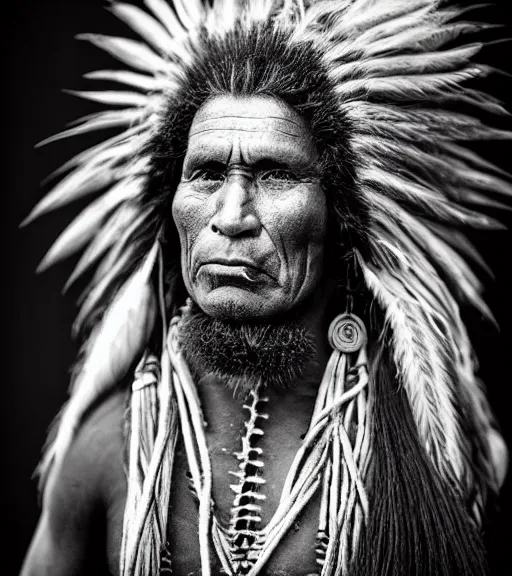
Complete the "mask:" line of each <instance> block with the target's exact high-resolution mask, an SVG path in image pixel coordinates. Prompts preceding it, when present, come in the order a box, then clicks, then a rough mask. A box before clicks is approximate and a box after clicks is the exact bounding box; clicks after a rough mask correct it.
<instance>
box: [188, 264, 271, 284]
mask: <svg viewBox="0 0 512 576" xmlns="http://www.w3.org/2000/svg"><path fill="white" fill-rule="evenodd" d="M201 276H203V277H204V278H209V279H210V282H211V281H212V280H213V279H214V280H213V281H214V283H215V284H216V285H223V284H235V285H237V284H240V283H241V284H257V283H261V282H268V281H269V279H271V280H275V279H274V278H273V277H272V276H271V275H270V274H269V273H268V272H266V271H265V270H264V269H263V268H261V267H259V266H257V265H256V264H255V263H254V262H252V261H249V260H245V259H224V258H216V259H212V260H209V261H207V262H203V263H202V264H200V266H199V268H198V270H197V274H196V277H198V278H200V277H201Z"/></svg>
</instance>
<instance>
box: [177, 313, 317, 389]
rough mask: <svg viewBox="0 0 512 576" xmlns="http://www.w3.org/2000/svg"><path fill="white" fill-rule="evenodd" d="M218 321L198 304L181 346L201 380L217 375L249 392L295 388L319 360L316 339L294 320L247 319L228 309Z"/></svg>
mask: <svg viewBox="0 0 512 576" xmlns="http://www.w3.org/2000/svg"><path fill="white" fill-rule="evenodd" d="M225 313H226V314H227V317H220V316H219V317H215V316H212V315H210V314H208V313H206V312H205V311H203V310H202V309H201V308H200V307H199V306H198V305H197V304H195V303H192V305H191V307H190V310H189V312H188V313H187V314H186V315H185V316H184V318H183V322H182V325H181V329H180V346H181V348H182V350H183V353H184V355H185V358H186V359H187V361H188V363H189V366H190V368H191V370H192V372H193V373H194V375H195V376H196V377H201V376H205V375H207V374H214V375H216V376H217V377H219V378H221V379H222V380H224V381H225V382H226V383H227V384H228V385H230V386H231V387H232V388H233V389H234V390H236V391H238V392H241V393H244V392H246V391H248V390H249V389H251V388H253V387H254V386H255V385H256V384H258V383H261V384H263V385H265V386H271V387H277V388H285V389H286V388H292V387H294V386H295V385H296V384H297V383H298V381H299V380H300V379H301V378H302V377H303V376H304V374H305V373H306V369H307V367H308V366H309V364H310V362H311V360H312V359H313V358H314V357H315V353H316V346H315V339H314V336H313V335H312V334H311V333H310V331H309V330H308V328H307V327H306V326H305V325H304V324H302V323H300V322H299V321H295V320H293V319H289V318H288V319H285V318H280V319H279V318H276V317H272V321H270V320H269V319H264V318H263V319H262V318H254V317H252V318H251V319H250V320H245V319H243V318H240V315H239V313H238V312H237V313H235V314H233V310H230V307H228V309H227V310H225Z"/></svg>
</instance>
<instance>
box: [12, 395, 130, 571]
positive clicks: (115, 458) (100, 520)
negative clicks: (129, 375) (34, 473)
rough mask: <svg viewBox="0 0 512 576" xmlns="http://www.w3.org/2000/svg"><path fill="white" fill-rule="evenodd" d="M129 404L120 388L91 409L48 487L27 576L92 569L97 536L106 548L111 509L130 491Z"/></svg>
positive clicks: (44, 496) (27, 562) (27, 560)
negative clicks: (127, 459) (126, 461)
mask: <svg viewBox="0 0 512 576" xmlns="http://www.w3.org/2000/svg"><path fill="white" fill-rule="evenodd" d="M125 409H126V393H125V392H121V391H119V392H115V393H113V394H111V395H110V396H109V397H108V398H106V399H104V400H103V401H102V402H101V403H99V405H98V406H96V407H95V408H94V409H93V410H92V411H91V413H90V414H89V415H88V417H87V418H86V419H85V421H84V422H83V424H82V426H81V427H80V429H79V430H78V432H77V435H76V438H75V440H74V442H73V444H72V445H71V447H70V449H69V450H68V453H67V454H66V455H65V457H64V459H63V462H62V465H61V467H60V469H59V471H58V474H56V475H55V477H54V478H52V479H51V481H50V482H49V483H48V485H47V486H46V487H45V489H44V493H43V504H42V513H41V517H40V520H39V523H38V526H37V529H36V533H35V535H34V538H33V540H32V543H31V546H30V548H29V551H28V553H27V556H26V559H25V563H24V566H23V569H22V572H21V574H22V576H47V575H50V574H52V575H53V576H60V575H62V576H64V575H65V576H75V575H77V576H78V575H81V574H85V573H90V569H91V568H90V561H91V560H90V559H91V558H93V557H95V558H98V555H96V554H92V552H93V551H94V550H95V549H96V547H97V546H98V543H97V542H96V541H95V539H97V538H101V537H102V538H103V541H102V542H101V543H99V546H100V547H102V548H104V546H105V541H104V538H105V530H106V524H107V522H108V515H109V511H110V509H111V508H112V506H115V505H117V503H118V502H119V501H120V500H122V499H123V498H124V494H125V492H126V480H125V474H124V466H123V451H124V439H123V437H124V434H123V422H124V413H125ZM100 535H103V536H100ZM98 549H99V548H98ZM87 566H88V568H87V569H86V567H87ZM85 570H87V571H85ZM95 573H96V572H95Z"/></svg>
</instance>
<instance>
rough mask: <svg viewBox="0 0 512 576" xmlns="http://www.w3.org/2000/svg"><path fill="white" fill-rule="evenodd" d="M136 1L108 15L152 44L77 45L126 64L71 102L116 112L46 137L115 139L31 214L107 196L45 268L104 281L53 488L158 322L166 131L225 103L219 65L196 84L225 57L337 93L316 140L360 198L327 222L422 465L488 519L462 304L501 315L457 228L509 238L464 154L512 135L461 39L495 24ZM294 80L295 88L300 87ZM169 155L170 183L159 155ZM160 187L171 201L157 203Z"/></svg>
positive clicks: (397, 3) (511, 189) (57, 450)
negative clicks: (337, 154)
mask: <svg viewBox="0 0 512 576" xmlns="http://www.w3.org/2000/svg"><path fill="white" fill-rule="evenodd" d="M144 4H145V5H146V9H147V10H142V9H141V8H138V7H136V6H134V5H131V4H125V3H120V2H119V3H118V2H115V3H113V4H112V6H111V10H112V12H113V13H114V14H115V15H116V16H118V17H119V18H120V19H121V20H123V21H124V22H126V23H127V24H128V25H129V26H130V27H131V28H132V29H133V30H134V31H135V33H136V34H137V35H138V36H139V37H140V40H133V39H126V38H114V37H109V36H102V35H99V34H85V35H82V38H83V39H86V40H88V41H90V42H92V43H93V44H94V45H96V46H98V47H99V48H100V49H102V50H105V51H106V52H108V53H110V54H111V55H112V56H113V57H115V58H117V59H118V60H120V61H121V62H123V63H124V64H127V65H128V66H129V67H130V68H131V70H102V71H98V72H92V73H89V74H87V75H86V76H87V77H88V78H90V79H91V80H107V81H112V82H115V83H118V84H119V85H120V89H119V90H118V91H110V90H109V91H90V92H77V93H76V95H78V96H81V97H83V98H87V99H90V100H93V101H95V102H100V103H104V104H106V105H108V106H112V107H114V108H113V109H109V110H108V111H105V112H99V113H96V114H93V115H90V116H87V117H85V118H82V119H81V120H80V121H78V122H77V123H76V124H75V125H74V126H73V127H71V128H69V129H67V130H65V131H64V132H62V133H60V134H57V135H56V136H53V137H51V138H49V139H48V140H47V141H46V142H51V141H55V140H57V139H60V138H67V137H70V136H75V135H80V134H84V133H87V132H91V131H95V130H100V129H105V128H120V129H121V130H120V131H119V133H118V134H117V135H116V136H113V137H110V138H109V139H107V140H105V141H104V142H101V143H100V144H97V145H95V146H93V147H92V148H90V149H89V150H86V151H84V152H82V153H80V154H79V155H78V156H76V157H75V158H73V159H71V160H70V161H69V162H67V163H66V164H65V166H64V167H63V169H62V170H61V171H60V173H63V172H66V173H67V174H66V175H65V176H64V177H63V178H62V179H61V180H60V182H59V183H58V184H57V185H56V186H55V188H54V189H53V190H52V191H51V192H50V193H49V194H48V195H47V196H46V197H45V198H43V200H41V202H40V203H39V204H38V205H37V206H36V207H35V208H34V210H33V212H32V213H31V214H30V215H29V217H28V218H27V221H30V220H32V219H34V218H36V217H40V216H42V215H43V214H45V213H47V212H49V211H50V210H54V209H56V208H59V207H61V206H63V205H64V204H66V203H69V202H72V201H73V200H75V199H78V198H80V197H83V196H85V195H92V194H97V193H99V192H101V195H99V196H98V197H97V198H96V199H95V200H94V201H93V202H92V203H91V204H90V205H89V207H88V208H86V209H85V210H84V212H83V213H82V214H80V215H79V216H78V217H77V218H76V220H75V221H74V222H73V223H72V224H70V226H69V227H68V228H66V230H65V231H64V232H63V233H62V235H61V236H60V238H59V239H58V240H57V241H56V242H55V244H54V245H53V246H52V248H51V249H50V251H49V252H48V254H47V256H46V257H45V259H44V260H43V262H42V264H41V267H43V268H46V267H48V266H50V265H53V264H55V263H56V262H58V261H59V260H61V259H63V258H65V257H68V256H70V255H71V254H74V253H75V252H77V251H79V250H83V255H82V257H81V258H80V260H79V262H78V264H77V266H76V269H75V271H74V272H73V274H72V276H71V278H70V282H74V281H75V280H76V279H77V278H78V277H80V276H81V275H82V274H84V273H86V272H89V273H90V271H91V270H92V269H93V268H94V267H96V269H95V272H94V273H93V274H92V280H91V282H90V284H89V285H88V287H87V289H86V292H85V294H84V296H83V300H82V304H81V309H80V312H79V315H78V318H77V321H76V325H75V328H76V331H77V333H80V332H83V333H84V334H86V335H87V338H86V344H85V348H84V349H85V355H84V357H85V359H84V361H83V364H82V366H81V368H79V369H78V370H77V375H76V378H75V383H74V384H73V387H72V390H71V396H70V400H69V403H68V405H67V407H65V409H64V410H63V415H62V419H61V424H60V425H59V428H58V431H57V434H56V439H55V441H54V443H53V445H52V446H51V447H50V448H49V450H48V452H47V454H46V457H45V459H44V460H43V465H42V474H43V477H44V476H46V475H47V474H48V473H55V472H54V471H55V470H57V469H58V465H59V462H60V461H61V460H62V458H63V456H64V454H65V453H66V450H67V449H68V447H69V444H70V442H71V441H72V439H73V434H74V431H75V430H76V428H77V427H78V426H79V425H80V422H81V419H82V417H83V416H84V414H85V413H86V412H87V410H88V409H89V408H90V406H91V405H92V403H93V402H94V401H95V399H96V398H97V397H98V396H99V395H101V394H103V393H105V392H106V391H107V390H108V389H109V388H110V387H112V386H113V385H114V384H115V383H116V382H117V381H118V380H119V378H120V376H121V375H122V374H124V372H125V371H126V370H127V369H128V368H129V366H131V365H132V363H133V362H134V361H137V360H138V359H139V358H140V355H141V354H142V351H143V349H144V346H145V343H146V342H147V340H148V338H149V337H150V335H151V333H152V329H153V326H154V325H155V316H156V309H157V298H156V296H155V288H154V282H153V281H152V278H151V276H152V271H153V268H155V263H156V262H157V261H159V262H160V268H161V270H160V272H161V275H162V274H163V271H165V270H163V269H165V267H166V265H168V264H169V262H170V261H171V260H172V258H171V259H170V260H169V259H166V258H165V257H163V256H162V252H160V253H159V248H158V246H159V245H160V249H161V250H162V249H163V250H165V249H170V248H169V245H170V244H171V243H172V241H175V242H176V241H177V239H176V235H175V234H174V235H173V231H172V230H171V229H170V227H169V225H168V224H167V223H166V215H165V212H166V210H165V206H167V205H168V204H166V202H168V201H169V198H172V194H173V189H172V188H173V185H174V186H175V185H176V173H177V171H178V169H179V166H180V154H181V158H182V155H183V141H181V149H180V145H178V144H176V145H175V146H174V148H173V147H172V146H171V145H168V141H169V139H170V140H171V141H172V139H173V138H174V134H171V135H170V136H169V134H168V133H169V131H170V130H171V129H176V130H178V131H181V132H182V133H183V134H186V133H187V131H188V126H189V124H187V121H188V122H190V121H191V118H192V117H193V113H194V111H195V110H197V106H196V108H191V104H190V102H188V101H187V98H188V97H189V96H190V98H191V99H192V100H193V97H192V95H191V90H192V88H191V86H193V85H194V78H195V77H196V76H198V75H200V74H203V76H201V77H202V78H203V77H205V76H204V75H205V74H206V75H207V74H208V73H210V74H211V81H210V82H208V86H207V87H206V88H205V91H206V92H207V90H208V89H210V90H212V91H215V90H219V88H218V86H219V85H220V84H222V80H219V79H218V78H216V77H215V76H216V74H217V68H216V66H213V65H212V66H211V67H210V72H208V70H207V71H206V72H205V71H204V70H203V69H204V68H205V63H210V64H213V63H214V62H216V61H219V64H218V67H219V69H220V67H222V66H224V65H225V68H226V70H227V69H228V68H229V63H225V62H222V55H223V52H222V50H223V49H225V48H226V47H229V48H230V50H231V52H230V56H231V57H232V56H233V54H236V55H237V58H238V64H239V65H240V66H241V68H240V69H236V70H235V69H234V68H232V69H231V71H230V73H231V75H232V83H235V84H236V82H239V83H240V82H241V80H240V78H238V80H237V78H236V77H243V75H244V74H248V75H250V74H254V73H255V72H254V70H255V69H256V70H258V69H259V70H260V72H261V74H260V75H263V76H264V72H265V70H264V69H262V68H261V67H262V66H264V65H265V64H264V62H266V60H265V58H267V60H268V61H269V62H270V64H272V63H273V62H274V63H275V61H276V58H278V56H276V54H277V53H278V52H279V50H281V52H282V53H283V54H284V53H286V54H292V55H293V54H295V53H300V52H301V51H308V54H309V55H313V60H314V63H313V65H314V66H316V67H317V69H318V71H319V72H320V73H321V75H323V76H322V77H323V78H324V79H325V85H326V86H328V87H329V91H330V92H329V95H325V94H324V104H325V106H324V109H325V110H328V112H327V113H325V114H324V115H323V117H322V118H320V120H318V121H317V122H316V126H317V127H318V126H320V128H318V130H323V136H320V138H323V139H324V140H325V141H327V140H328V142H327V144H325V145H324V148H325V149H328V148H329V147H330V148H332V149H336V148H339V149H341V150H342V151H343V154H344V155H345V159H346V161H347V162H346V163H348V164H350V168H349V169H347V173H346V174H345V175H344V177H345V178H347V179H349V180H350V182H351V190H352V192H351V195H350V194H347V195H346V196H347V197H348V199H347V198H341V196H342V194H341V190H336V189H334V190H331V192H330V193H331V195H332V196H333V198H332V200H331V207H332V209H333V211H334V212H335V214H334V216H333V218H334V220H336V218H337V222H338V223H339V225H340V228H341V227H342V226H343V228H344V229H345V230H348V233H349V236H350V239H351V244H352V249H353V252H354V254H355V257H356V261H357V266H358V267H359V269H360V270H361V271H362V276H363V278H364V283H365V286H366V289H367V290H368V292H369V294H370V295H371V298H372V299H373V301H374V302H375V303H376V304H377V305H378V306H379V307H380V309H381V310H382V311H383V317H384V324H385V327H386V333H387V334H389V335H390V336H389V346H390V349H391V351H392V357H393V360H394V364H395V367H396V371H397V374H398V380H399V382H400V386H401V387H402V389H403V390H404V392H405V394H406V397H407V400H408V402H409V405H410V408H411V412H412V416H413V420H414V425H415V427H416V431H417V434H418V436H419V438H420V440H421V443H422V445H423V447H424V449H425V451H426V454H427V455H428V458H429V460H430V462H431V464H432V466H433V468H434V469H435V470H436V472H437V473H438V474H439V476H440V477H441V478H442V479H443V481H444V482H446V484H447V485H449V486H450V487H451V488H453V490H454V491H455V492H457V493H458V494H460V495H461V497H462V498H463V499H464V500H465V501H467V503H468V506H469V507H470V508H471V507H472V509H473V513H474V517H475V519H476V520H478V518H479V516H480V514H481V508H482V506H483V503H484V500H485V492H486V490H488V489H489V488H490V489H492V490H496V489H497V487H498V480H499V479H498V478H497V476H496V474H497V473H496V466H497V465H496V462H495V460H494V459H493V455H492V450H491V446H490V445H489V440H488V438H489V431H490V429H491V421H490V417H489V410H488V407H487V404H486V400H485V395H484V393H483V391H482V390H481V386H480V383H479V381H478V379H477V377H476V375H475V366H474V364H473V352H472V347H471V343H470V339H469V336H468V333H467V330H466V327H465V326H464V324H463V322H462V320H461V313H460V306H461V303H465V304H466V303H467V304H469V305H471V306H474V307H475V308H476V309H478V310H479V311H480V312H481V313H482V314H483V315H484V316H486V317H489V318H490V317H491V313H490V311H489V309H488V307H487V306H486V304H485V303H484V301H483V300H482V297H481V286H480V282H479V280H478V278H477V276H476V275H475V273H474V272H473V270H472V267H471V262H472V261H473V260H476V261H477V262H478V254H477V253H476V251H475V250H474V248H473V247H472V246H471V245H470V243H469V242H468V240H467V239H466V238H465V236H463V235H462V234H461V233H460V231H459V229H460V228H461V227H464V226H472V227H478V228H482V229H493V228H497V227H499V226H500V224H499V223H498V222H496V221H495V220H493V219H492V218H491V217H489V216H488V215H486V210H487V208H489V207H491V208H493V207H500V206H502V205H503V204H502V203H505V204H506V203H507V202H508V201H509V198H510V195H511V193H512V185H511V183H510V180H509V177H508V175H506V174H504V173H503V172H501V171H500V170H499V169H498V168H497V167H495V166H493V165H492V164H490V163H489V162H487V161H486V160H484V159H483V158H481V157H480V156H479V155H477V154H476V153H475V152H473V151H472V150H471V149H470V147H468V146H467V145H466V143H467V142H468V141H475V140H496V139H509V138H511V137H512V132H510V131H508V130H504V129H500V128H497V127H493V126H492V118H494V117H500V118H502V117H505V116H507V112H506V111H505V110H504V109H503V107H502V105H501V104H500V102H498V101H497V100H495V99H494V98H493V97H491V96H490V95H488V94H486V93H483V92H481V91H480V90H478V89H477V88H474V87H470V86H468V84H467V82H468V81H471V80H476V79H479V78H482V77H485V76H486V75H487V74H488V73H489V72H491V69H490V68H489V67H487V66H485V65H482V64H478V63H476V61H475V60H474V58H475V57H476V56H477V54H478V53H479V51H480V49H481V48H482V46H483V45H482V43H480V42H478V41H468V42H465V41H464V39H465V38H466V37H471V34H474V33H476V32H480V31H482V30H484V29H485V28H486V26H485V25H483V24H479V23H474V22H470V21H466V20H463V19H461V18H460V17H461V15H462V14H463V13H464V9H462V8H455V7H452V6H446V5H445V2H442V1H441V0H337V1H334V0H319V1H317V2H312V1H311V2H309V1H306V0H250V1H247V2H239V1H237V0H215V1H214V2H205V3H203V2H201V1H200V0H187V1H185V0H174V2H173V4H172V6H171V5H169V4H167V3H166V2H165V1H164V0H145V2H144ZM263 29H265V30H266V31H267V32H266V33H267V37H266V38H267V40H268V38H270V39H271V40H272V42H275V45H273V46H272V47H270V48H269V47H267V52H266V54H264V55H263V56H262V55H261V54H259V53H258V52H257V50H260V51H264V50H265V47H264V45H263V44H262V43H261V42H260V44H258V38H259V37H260V36H261V35H262V34H263V32H261V31H262V30H263ZM269 31H270V32H269ZM244 35H245V36H244ZM251 35H252V36H251ZM244 38H246V40H247V39H249V40H247V43H250V42H252V46H253V47H254V46H256V49H257V50H256V53H255V54H254V57H252V56H250V55H249V51H248V49H246V51H245V52H244V49H243V46H244V41H245V40H244ZM461 39H462V40H461ZM276 47H277V48H279V49H276V50H273V49H274V48H276ZM258 58H259V60H258ZM289 61H291V62H293V58H291V59H290V58H289ZM242 62H243V63H244V64H243V66H242V64H241V63H242ZM262 62H263V64H262ZM270 64H269V66H270ZM233 66H234V65H233ZM201 67H202V68H201ZM275 68H276V69H279V62H278V63H277V64H275ZM297 68H298V66H295V69H293V66H292V67H290V68H288V69H286V71H285V72H283V76H286V74H294V75H295V80H297V78H299V79H300V75H301V73H302V71H301V70H297ZM199 69H201V70H202V72H201V71H200V72H198V70H199ZM251 70H252V71H251ZM269 74H270V73H269ZM219 75H220V72H219ZM313 76H314V74H309V75H306V73H305V72H304V77H303V84H304V90H305V91H308V90H312V91H314V89H315V86H314V81H313V79H312V77H313ZM233 78H234V80H233ZM297 81H298V80H297ZM261 82H263V83H264V80H261V78H260V83H261ZM196 83H197V82H196ZM229 89H230V87H229V86H227V88H226V90H228V91H229ZM238 90H239V91H240V90H241V89H240V88H238ZM248 90H250V89H248ZM282 90H283V91H284V92H286V87H284V88H282ZM242 91H243V90H242ZM312 100H314V98H312ZM320 103H321V104H322V99H321V97H320ZM317 104H318V102H317ZM292 105H293V104H292ZM301 106H302V109H301V110H302V111H305V113H307V114H311V115H314V114H316V113H317V112H315V105H314V102H313V104H312V103H311V102H309V103H306V104H303V105H301ZM325 110H324V112H325ZM187 114H188V116H187ZM181 116H185V120H183V121H182V120H181V119H180V118H181ZM170 117H172V121H173V122H174V124H172V123H170V120H169V118H170ZM187 118H188V120H187ZM482 118H487V119H488V121H484V120H482ZM312 124H313V132H315V122H312ZM340 126H341V128H340V129H339V130H338V128H339V127H340ZM163 133H165V134H166V137H167V138H168V140H167V144H166V146H167V148H162V146H163V145H162V143H161V141H162V134H163ZM326 135H327V136H326ZM163 155H167V159H168V160H167V162H168V164H169V166H170V167H169V168H165V169H161V168H160V164H158V162H155V160H154V157H156V156H158V157H159V158H161V157H162V156H163ZM349 161H350V162H349ZM337 165H338V168H339V170H342V168H341V167H340V164H337ZM155 182H157V185H158V186H159V187H160V189H161V190H160V195H159V194H155V193H154V192H153V188H154V187H155V186H156V185H155ZM337 182H338V184H339V181H336V180H335V181H334V184H332V182H331V188H336V183H337ZM162 189H165V194H163V193H162ZM343 194H345V191H344V192H343ZM351 197H352V199H350V198H351ZM164 238H165V241H164V240H163V239H164ZM162 246H163V248H162ZM175 250H177V248H175ZM158 254H160V257H159V258H157V255H158ZM340 274H341V271H340ZM173 286H174V284H173ZM176 293H177V291H176V290H175V291H174V292H173V291H172V290H171V289H170V288H169V287H167V291H166V299H165V303H164V304H163V306H164V308H165V309H166V310H167V311H170V310H171V309H172V308H173V307H176V306H177V305H179V304H180V302H176V301H175V294H176ZM121 341H122V342H123V343H126V346H124V345H123V346H121V344H120V343H121ZM93 376H94V377H93ZM468 427H469V428H471V430H472V433H471V435H470V434H468V432H467V429H468ZM475 438H476V440H475ZM475 443H476V444H477V445H478V450H477V452H478V457H477V462H476V465H475V457H474V447H475ZM52 463H53V464H52Z"/></svg>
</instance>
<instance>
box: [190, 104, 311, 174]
mask: <svg viewBox="0 0 512 576" xmlns="http://www.w3.org/2000/svg"><path fill="white" fill-rule="evenodd" d="M198 155H199V156H200V157H203V156H204V157H205V160H212V161H219V162H223V163H227V162H229V161H230V160H232V159H233V158H235V159H237V158H238V157H240V160H242V161H244V162H247V163H249V164H251V163H254V162H258V161H260V160H274V161H276V162H279V163H285V164H289V165H291V166H293V165H303V166H304V167H306V166H309V165H311V164H312V163H314V162H315V160H316V157H317V152H316V146H315V144H314V141H313V137H312V135H311V132H310V130H309V128H308V126H307V124H306V122H305V120H304V119H303V118H302V117H301V116H300V115H299V114H298V113H297V112H296V111H295V110H293V109H292V108H290V107H289V106H288V105H287V104H285V103H283V102H280V101H278V100H276V99H274V98H271V97H267V96H250V97H234V96H218V97H216V98H213V99H211V100H209V101H208V102H206V103H205V104H204V105H203V106H202V107H201V108H200V109H199V111H198V112H197V114H196V116H195V117H194V120H193V122H192V126H191V128H190V132H189V140H188V150H187V160H188V161H190V160H191V159H192V158H191V157H196V156H198Z"/></svg>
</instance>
